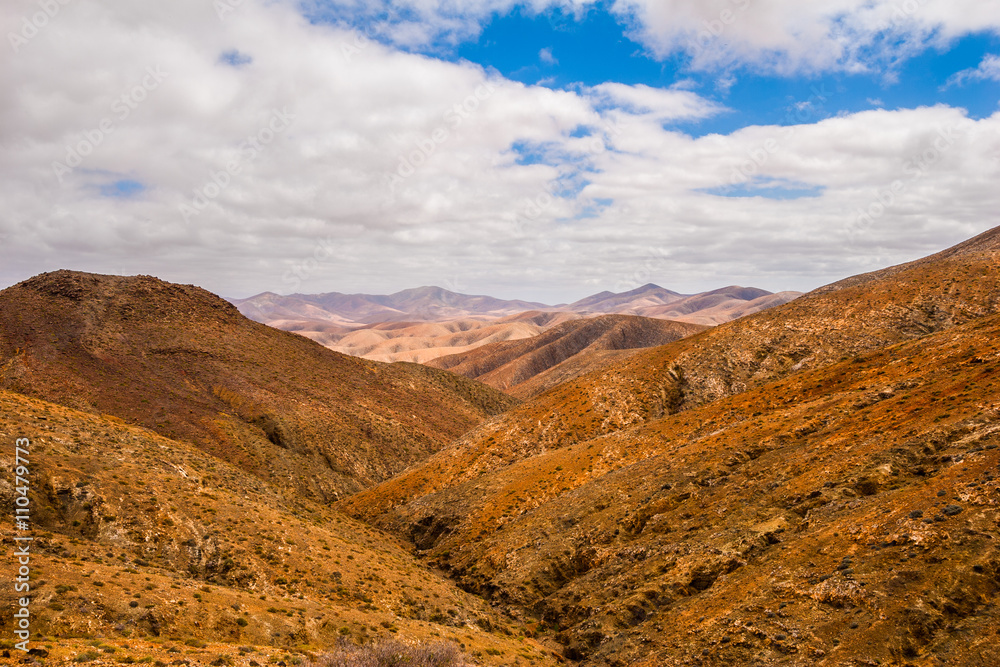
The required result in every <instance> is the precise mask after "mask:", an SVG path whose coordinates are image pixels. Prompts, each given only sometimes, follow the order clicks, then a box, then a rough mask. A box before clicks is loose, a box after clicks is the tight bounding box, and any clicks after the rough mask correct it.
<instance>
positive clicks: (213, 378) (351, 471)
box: [0, 271, 513, 499]
mask: <svg viewBox="0 0 1000 667" xmlns="http://www.w3.org/2000/svg"><path fill="white" fill-rule="evenodd" d="M0 388H3V389H7V390H11V391H16V392H19V393H21V394H24V395H27V396H33V397H36V398H40V399H44V400H48V401H52V402H56V403H61V404H63V405H67V406H69V407H74V408H77V409H80V410H83V411H86V412H91V413H95V414H107V415H113V416H115V417H117V418H120V419H123V420H125V421H126V422H127V423H130V424H136V425H141V426H144V427H146V428H149V429H152V430H153V431H155V432H157V433H159V434H161V435H163V436H165V437H169V438H172V439H183V440H189V441H191V442H194V443H196V444H197V445H198V446H199V447H201V448H202V449H203V450H204V451H206V452H208V453H210V454H212V455H214V456H217V457H218V458H220V459H222V460H225V461H228V462H230V463H233V464H235V465H238V466H239V467H241V468H242V469H244V470H247V471H249V472H251V473H253V474H254V475H257V476H258V477H260V478H261V479H263V480H268V481H271V482H273V483H275V484H278V485H280V486H285V487H287V488H289V489H293V490H295V491H296V492H297V493H299V494H303V495H307V496H310V497H315V498H320V499H331V498H335V497H339V496H340V495H342V494H344V493H350V492H354V491H357V490H359V489H361V488H364V487H366V486H369V485H371V484H374V483H376V482H379V481H382V480H385V479H387V478H389V477H391V476H392V475H393V474H395V473H397V472H399V471H401V470H403V469H404V468H406V467H407V466H409V465H411V464H413V463H415V462H417V461H419V460H420V459H422V458H423V457H425V456H427V455H429V454H431V453H433V452H434V451H437V450H438V449H440V448H441V447H442V446H443V445H444V444H446V443H447V442H449V441H450V440H452V439H454V438H455V437H457V436H459V435H461V434H462V433H464V432H466V431H467V430H468V429H469V428H472V427H473V426H475V425H476V424H479V423H480V422H482V421H483V420H484V419H486V418H488V417H490V416H492V415H495V414H498V413H499V412H501V411H503V410H504V409H506V408H508V407H509V406H511V405H512V403H513V401H512V399H510V398H509V397H507V396H504V395H503V394H501V393H499V392H496V391H495V390H493V389H491V388H489V387H486V386H484V385H482V384H479V383H477V382H473V381H469V380H466V379H465V378H461V377H459V376H456V375H453V374H451V373H444V372H441V371H437V370H432V369H429V368H425V367H422V366H417V365H415V364H396V365H391V366H390V365H385V364H379V363H375V362H371V361H367V360H364V359H358V358H355V357H349V356H346V355H342V354H339V353H336V352H333V351H331V350H328V349H326V348H324V347H322V346H320V345H318V344H316V343H314V342H313V341H310V340H308V339H306V338H304V337H302V336H296V335H293V334H289V333H285V332H283V331H278V330H276V329H273V328H270V327H266V326H263V325H261V324H258V323H256V322H253V321H251V320H249V319H247V318H245V317H244V316H243V315H241V314H240V313H239V312H238V311H237V310H236V308H234V307H233V306H232V305H230V304H229V303H227V302H226V301H224V300H223V299H220V298H219V297H217V296H215V295H213V294H210V293H209V292H206V291H204V290H202V289H200V288H197V287H193V286H190V285H174V284H170V283H165V282H163V281H160V280H157V279H155V278H152V277H148V276H139V277H117V276H99V275H92V274H86V273H78V272H71V271H58V272H54V273H47V274H42V275H40V276H36V277H35V278H32V279H30V280H27V281H25V282H22V283H19V284H18V285H15V286H13V287H10V288H8V289H6V290H3V291H2V292H0Z"/></svg>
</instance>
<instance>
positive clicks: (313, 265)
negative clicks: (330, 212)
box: [281, 234, 339, 292]
mask: <svg viewBox="0 0 1000 667" xmlns="http://www.w3.org/2000/svg"><path fill="white" fill-rule="evenodd" d="M338 242H339V240H338V239H337V238H336V237H334V236H333V235H332V234H331V235H329V236H327V237H326V238H325V239H319V240H318V241H316V244H315V245H314V246H313V252H312V255H311V256H310V257H307V258H306V259H304V260H302V261H300V262H296V263H295V264H293V265H292V268H290V269H289V270H288V271H285V273H284V275H282V276H281V280H282V282H284V283H285V285H287V286H288V288H289V289H290V290H291V291H292V292H298V291H299V288H301V287H302V281H304V280H306V279H308V278H309V276H311V275H313V274H314V273H315V272H316V270H317V269H319V265H320V264H321V263H325V262H328V261H330V259H332V258H333V257H334V256H335V255H336V248H337V243H338Z"/></svg>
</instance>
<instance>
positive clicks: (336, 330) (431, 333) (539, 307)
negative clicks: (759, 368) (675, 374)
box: [230, 284, 801, 363]
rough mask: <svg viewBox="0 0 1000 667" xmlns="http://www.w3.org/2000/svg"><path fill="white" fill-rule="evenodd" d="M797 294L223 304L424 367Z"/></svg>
mask: <svg viewBox="0 0 1000 667" xmlns="http://www.w3.org/2000/svg"><path fill="white" fill-rule="evenodd" d="M800 295H801V293H800V292H779V293H777V294H774V293H771V292H768V291H766V290H762V289H757V288H753V287H739V286H730V287H723V288H721V289H717V290H712V291H710V292H702V293H700V294H679V293H677V292H674V291H671V290H668V289H664V288H663V287H660V286H659V285H654V284H648V285H643V286H642V287H638V288H636V289H634V290H630V291H628V292H621V293H614V292H601V293H599V294H594V295H592V296H588V297H586V298H584V299H580V300H579V301H575V302H573V303H569V304H559V305H547V304H544V303H537V302H532V301H522V300H504V299H497V298H494V297H491V296H483V295H475V296H473V295H466V294H458V293H456V292H451V291H449V290H446V289H442V288H440V287H418V288H416V289H408V290H403V291H402V292H397V293H395V294H389V295H373V294H340V293H338V292H330V293H326V294H292V295H289V296H281V295H278V294H274V293H272V292H265V293H263V294H258V295H256V296H252V297H250V298H247V299H231V300H230V301H231V302H232V303H233V304H234V305H235V306H236V307H237V308H238V309H239V310H240V312H241V313H243V314H244V315H245V316H247V317H249V318H250V319H252V320H256V321H258V322H262V323H264V324H267V325H269V326H272V327H275V328H277V329H283V330H285V331H292V332H295V333H298V334H301V335H303V336H306V337H308V338H312V339H313V340H315V341H317V342H319V343H321V344H323V345H325V346H327V347H329V348H331V349H334V350H337V351H340V352H344V353H346V354H351V355H354V356H360V357H365V358H367V359H373V360H377V361H416V362H421V363H422V362H425V361H429V360H430V359H435V358H437V357H441V356H444V355H447V354H454V353H458V352H465V351H468V350H471V349H474V348H476V347H479V346H480V345H485V344H487V343H497V342H503V341H509V340H519V339H523V338H530V337H532V336H536V335H538V334H540V333H542V332H543V331H546V330H547V329H549V328H550V327H553V326H557V325H559V324H562V323H563V322H566V321H568V320H571V319H578V318H584V317H593V316H598V315H635V316H640V317H651V318H655V319H660V320H674V321H678V322H686V323H689V324H701V325H709V326H713V325H716V324H721V323H723V322H729V321H731V320H734V319H737V318H739V317H743V316H745V315H751V314H753V313H757V312H760V311H763V310H767V309H768V308H773V307H774V306H780V305H782V304H785V303H788V302H789V301H791V300H793V299H795V298H797V297H798V296H800Z"/></svg>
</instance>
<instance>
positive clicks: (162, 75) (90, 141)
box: [52, 65, 169, 185]
mask: <svg viewBox="0 0 1000 667" xmlns="http://www.w3.org/2000/svg"><path fill="white" fill-rule="evenodd" d="M168 76H169V74H168V73H167V72H164V71H163V70H162V69H160V66H159V65H156V66H149V67H147V68H146V75H145V76H144V77H143V78H142V81H141V82H139V83H138V84H136V85H135V86H132V87H131V88H129V89H128V90H126V91H125V92H124V93H122V94H121V95H120V96H119V97H117V98H116V99H115V101H114V102H112V104H111V113H112V114H114V115H113V116H105V117H104V118H102V119H101V122H99V123H98V124H97V127H95V128H93V129H91V130H87V131H86V132H84V133H83V136H82V137H81V138H80V140H79V141H77V142H76V143H74V144H71V145H68V146H66V157H65V158H64V159H63V161H62V162H59V161H55V162H53V163H52V172H53V173H54V174H55V176H56V178H57V179H59V184H60V185H62V184H63V179H64V178H65V177H66V176H68V175H69V174H72V173H73V170H74V169H76V168H77V167H79V166H80V165H82V164H83V161H84V158H86V157H88V156H89V155H91V154H92V153H93V152H94V151H95V150H97V147H98V146H100V145H101V144H103V143H104V140H105V139H106V138H107V137H108V136H110V135H111V134H114V132H115V130H116V129H117V128H118V124H119V123H124V122H125V121H126V120H128V117H129V116H131V115H132V112H133V111H135V110H136V109H138V108H139V105H140V104H142V103H143V102H145V101H146V99H148V98H149V95H150V93H152V92H153V91H154V90H156V89H157V88H159V87H160V85H161V84H162V83H163V82H164V81H165V80H166V78H167V77H168Z"/></svg>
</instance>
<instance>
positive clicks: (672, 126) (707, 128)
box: [0, 0, 1000, 302]
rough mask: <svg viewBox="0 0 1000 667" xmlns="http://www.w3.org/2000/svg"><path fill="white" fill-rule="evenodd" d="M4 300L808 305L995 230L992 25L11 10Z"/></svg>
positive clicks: (709, 1)
mask: <svg viewBox="0 0 1000 667" xmlns="http://www.w3.org/2000/svg"><path fill="white" fill-rule="evenodd" d="M0 27H2V31H0V32H2V33H3V34H4V35H5V40H4V41H5V43H4V44H3V45H0V52H2V55H0V90H2V93H3V94H2V95H0V287H2V286H7V285H10V284H13V283H15V282H17V281H19V280H23V279H25V278H27V277H30V276H31V275H34V274H36V273H40V272H42V271H48V270H54V269H58V268H72V269H78V270H84V271H94V272H100V273H114V274H120V273H122V274H136V273H144V274H152V275H156V276H159V277H161V278H164V279H167V280H171V281H175V282H183V283H195V284H199V285H202V286H204V287H206V288H208V289H210V290H212V291H214V292H217V293H220V294H223V295H226V296H232V297H244V296H249V295H251V294H255V293H257V292H261V291H265V290H270V291H274V292H279V293H291V292H296V291H298V292H325V291H341V292H372V293H387V292H392V291H396V290H400V289H404V288H408V287H416V286H420V285H440V286H442V287H446V288H449V289H453V290H455V291H461V292H466V293H488V294H493V295H495V296H500V297H507V298H513V297H519V298H528V299H536V300H542V301H547V302H559V301H569V300H574V299H577V298H580V297H582V296H585V295H587V294H591V293H593V292H597V291H601V290H605V289H611V290H615V291H622V290H625V289H630V288H632V287H635V286H637V285H640V284H643V283H646V282H655V283H657V284H660V285H663V286H665V287H669V288H671V289H675V290H679V291H687V292H694V291H700V290H704V289H711V288H715V287H720V286H723V285H728V284H742V285H753V286H757V287H763V288H765V289H770V290H774V291H777V290H784V289H797V290H808V289H812V288H814V287H817V286H820V285H822V284H825V283H828V282H831V281H833V280H836V279H839V278H842V277H845V276H848V275H852V274H855V273H859V272H862V271H866V270H871V269H875V268H879V267H882V266H886V265H889V264H893V263H898V262H901V261H906V260H910V259H914V258H916V257H919V256H922V255H925V254H929V253H931V252H934V251H936V250H938V249H941V248H944V247H946V246H948V245H951V244H953V243H955V242H958V241H960V240H962V239H964V238H967V237H970V236H972V235H974V234H976V233H979V232H981V231H984V230H986V229H989V228H991V227H993V226H995V225H997V224H1000V220H998V216H997V212H998V211H1000V188H998V187H997V183H1000V105H998V100H1000V2H998V0H824V1H822V2H815V1H811V0H809V1H803V0H656V1H654V0H608V1H599V0H531V1H530V2H517V1H515V0H467V1H463V2H458V0H401V1H398V2H389V1H382V2H378V1H372V2H360V1H356V0H303V1H301V2H295V1H293V0H270V1H268V0H171V2H169V3H167V2H135V0H6V1H5V2H3V4H2V6H0Z"/></svg>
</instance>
